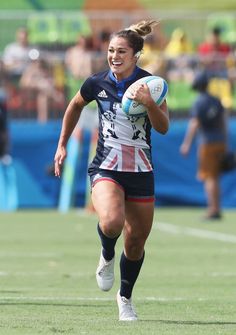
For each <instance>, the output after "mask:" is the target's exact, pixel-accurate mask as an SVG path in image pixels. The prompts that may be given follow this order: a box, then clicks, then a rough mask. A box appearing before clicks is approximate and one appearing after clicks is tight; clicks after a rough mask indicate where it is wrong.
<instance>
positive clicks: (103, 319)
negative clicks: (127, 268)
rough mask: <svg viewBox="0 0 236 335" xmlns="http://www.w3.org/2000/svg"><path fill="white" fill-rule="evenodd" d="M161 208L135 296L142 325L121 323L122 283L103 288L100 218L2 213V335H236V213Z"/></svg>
mask: <svg viewBox="0 0 236 335" xmlns="http://www.w3.org/2000/svg"><path fill="white" fill-rule="evenodd" d="M202 213H203V210H202V209H170V208H166V209H157V211H156V215H155V223H154V226H153V230H152V232H151V235H150V238H149V240H148V243H147V245H146V259H145V263H144V266H143V269H142V272H141V274H140V277H139V279H138V281H137V284H136V287H135V290H134V297H133V298H134V304H135V306H136V310H137V312H138V315H139V321H138V322H135V323H132V322H131V323H122V322H119V321H117V306H116V302H115V295H116V292H117V290H118V286H119V268H118V265H119V260H118V258H119V257H118V256H119V254H120V252H121V248H122V241H121V240H119V241H118V245H117V251H116V254H117V261H116V282H115V287H114V288H113V289H112V290H111V291H110V292H106V293H104V292H100V291H99V289H98V288H97V286H96V280H95V269H96V266H97V262H98V258H99V254H100V243H99V240H98V237H97V233H96V225H97V218H96V216H95V215H88V214H86V213H84V212H79V211H76V210H75V211H71V212H70V213H68V214H64V215H63V214H59V213H57V212H55V211H20V212H17V213H13V214H12V213H6V214H4V213H0V231H1V235H0V246H1V247H0V264H1V267H0V292H1V295H0V334H4V335H15V334H16V335H18V334H23V335H28V334H30V335H34V334H43V335H47V334H89V335H96V334H104V335H108V334H109V335H110V334H121V333H124V334H131V335H133V334H135V335H137V334H144V335H146V334H149V335H151V334H153V335H156V334H161V335H167V334H168V335H172V334H175V335H178V334H179V335H180V334H181V335H200V334H204V335H215V334H230V335H232V334H235V333H236V319H235V315H236V299H235V296H236V295H235V293H236V287H235V279H236V268H235V259H236V224H235V222H236V220H235V218H236V212H234V211H227V212H225V215H224V220H222V221H221V222H208V223H207V222H202V221H201V220H200V219H199V218H200V217H201V215H202Z"/></svg>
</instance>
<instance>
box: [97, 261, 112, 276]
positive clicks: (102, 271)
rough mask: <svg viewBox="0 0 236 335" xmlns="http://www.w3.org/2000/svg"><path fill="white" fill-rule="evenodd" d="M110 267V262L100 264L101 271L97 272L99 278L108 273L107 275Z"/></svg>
mask: <svg viewBox="0 0 236 335" xmlns="http://www.w3.org/2000/svg"><path fill="white" fill-rule="evenodd" d="M110 265H111V261H104V262H103V264H102V267H101V269H100V270H99V272H98V274H99V275H100V276H101V275H103V274H104V273H106V272H108V273H109V266H110Z"/></svg>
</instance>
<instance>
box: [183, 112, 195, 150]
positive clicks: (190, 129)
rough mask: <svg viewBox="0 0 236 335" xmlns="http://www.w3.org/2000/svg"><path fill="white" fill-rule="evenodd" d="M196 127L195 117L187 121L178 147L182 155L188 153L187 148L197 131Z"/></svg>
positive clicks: (189, 146)
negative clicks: (182, 138) (184, 133)
mask: <svg viewBox="0 0 236 335" xmlns="http://www.w3.org/2000/svg"><path fill="white" fill-rule="evenodd" d="M198 128H199V121H198V119H197V118H195V117H194V118H192V119H191V120H190V121H189V124H188V128H187V132H186V135H185V138H184V141H183V143H182V145H181V147H180V152H181V154H182V155H187V154H188V153H189V150H190V148H191V145H192V142H193V139H194V137H195V135H196V133H197V130H198Z"/></svg>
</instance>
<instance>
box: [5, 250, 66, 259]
mask: <svg viewBox="0 0 236 335" xmlns="http://www.w3.org/2000/svg"><path fill="white" fill-rule="evenodd" d="M61 255H62V254H60V253H54V252H11V251H10V252H0V258H6V257H13V258H21V257H22V258H55V257H56V258H58V257H60V256H61Z"/></svg>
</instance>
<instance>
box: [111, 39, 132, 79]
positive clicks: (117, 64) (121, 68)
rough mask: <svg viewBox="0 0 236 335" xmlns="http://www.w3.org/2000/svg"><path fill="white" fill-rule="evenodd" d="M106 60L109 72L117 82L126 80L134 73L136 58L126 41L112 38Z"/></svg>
mask: <svg viewBox="0 0 236 335" xmlns="http://www.w3.org/2000/svg"><path fill="white" fill-rule="evenodd" d="M107 60H108V64H109V66H110V69H111V71H112V72H113V74H114V76H115V77H116V78H117V79H118V80H122V79H125V78H128V77H129V76H130V75H131V74H132V73H133V71H134V68H135V66H136V62H137V58H136V57H135V56H134V51H133V49H132V48H131V47H130V46H129V45H128V42H127V40H126V39H124V38H122V37H116V36H115V37H113V38H112V40H111V41H110V44H109V47H108V53H107Z"/></svg>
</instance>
